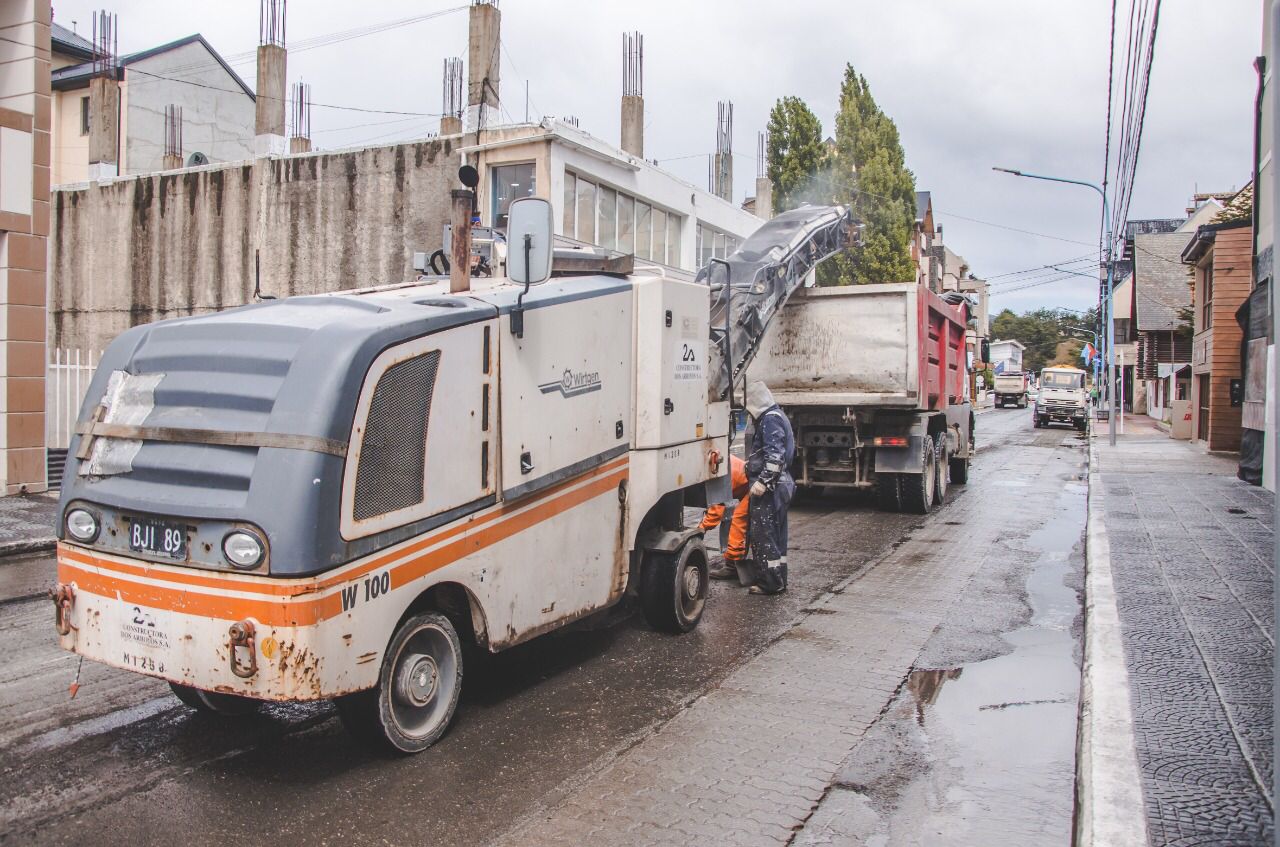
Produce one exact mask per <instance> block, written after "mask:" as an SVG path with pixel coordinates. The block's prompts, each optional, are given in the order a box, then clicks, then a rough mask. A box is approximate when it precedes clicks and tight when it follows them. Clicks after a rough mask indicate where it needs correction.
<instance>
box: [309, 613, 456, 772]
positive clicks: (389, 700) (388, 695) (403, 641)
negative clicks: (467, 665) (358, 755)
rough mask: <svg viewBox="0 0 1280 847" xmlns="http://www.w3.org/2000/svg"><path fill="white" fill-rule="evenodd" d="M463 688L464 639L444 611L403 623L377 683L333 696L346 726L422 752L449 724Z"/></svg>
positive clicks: (395, 748) (366, 737)
mask: <svg viewBox="0 0 1280 847" xmlns="http://www.w3.org/2000/svg"><path fill="white" fill-rule="evenodd" d="M461 693H462V643H461V642H460V641H459V640H458V632H457V630H456V629H454V627H453V624H452V623H451V622H450V621H449V619H448V618H447V617H445V616H444V615H442V614H440V613H439V612H427V613H425V614H421V615H414V616H413V617H411V618H409V619H408V620H406V621H405V622H404V623H402V624H401V625H400V628H399V629H397V630H396V633H395V635H393V636H392V637H391V643H390V644H389V645H388V646H387V653H386V655H385V656H384V657H383V659H382V671H381V672H380V673H379V674H378V684H377V685H376V686H375V687H373V688H371V689H369V690H368V691H360V692H357V693H355V694H348V695H346V696H344V697H339V698H338V699H337V700H336V701H334V703H335V705H336V706H337V707H338V715H339V717H341V718H342V724H343V726H345V727H346V728H347V731H348V732H350V733H351V734H352V735H354V736H355V737H356V738H358V739H360V740H361V741H363V742H365V743H367V744H370V745H371V746H374V747H380V748H382V749H384V750H389V751H391V752H395V753H420V752H422V751H423V750H425V749H427V748H428V747H430V746H431V745H432V744H435V743H436V742H437V741H439V740H440V737H441V736H443V735H444V733H445V730H447V729H448V728H449V723H450V721H452V720H453V714H454V712H455V711H456V710H457V708H458V696H459V695H460V694H461Z"/></svg>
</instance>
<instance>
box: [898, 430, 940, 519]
mask: <svg viewBox="0 0 1280 847" xmlns="http://www.w3.org/2000/svg"><path fill="white" fill-rule="evenodd" d="M937 454H938V447H937V443H936V442H935V441H934V439H933V436H932V435H926V436H925V437H924V438H923V439H922V440H921V446H920V473H918V474H914V473H904V474H903V475H902V510H903V511H904V512H913V513H914V514H917V515H927V514H929V510H930V509H932V508H933V490H934V484H935V483H936V482H937V481H938V476H937V471H936V470H935V467H934V466H935V464H936V460H937Z"/></svg>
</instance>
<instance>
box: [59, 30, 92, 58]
mask: <svg viewBox="0 0 1280 847" xmlns="http://www.w3.org/2000/svg"><path fill="white" fill-rule="evenodd" d="M49 39H50V41H52V42H53V52H55V53H66V54H69V55H72V56H79V57H80V58H82V59H89V58H92V57H93V42H91V41H90V40H89V39H87V38H85V37H84V36H82V35H77V34H76V33H74V32H72V31H71V30H69V29H67V28H66V27H65V26H63V25H62V24H59V23H52V24H50V25H49Z"/></svg>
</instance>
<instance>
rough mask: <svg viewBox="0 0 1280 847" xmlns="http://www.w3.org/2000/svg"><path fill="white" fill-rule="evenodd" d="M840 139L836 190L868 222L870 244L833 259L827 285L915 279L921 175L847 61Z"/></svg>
mask: <svg viewBox="0 0 1280 847" xmlns="http://www.w3.org/2000/svg"><path fill="white" fill-rule="evenodd" d="M835 141H836V143H835V150H834V154H833V156H832V159H833V161H832V162H831V166H830V175H831V177H830V178H831V181H832V186H831V187H832V193H833V194H834V196H835V198H836V201H837V202H840V203H846V204H849V205H850V206H852V208H853V211H854V217H855V218H856V219H858V220H860V221H862V222H863V223H864V224H866V231H865V233H864V242H865V245H864V246H863V248H862V249H860V250H854V251H852V252H851V253H849V254H848V255H845V256H839V257H836V259H835V261H833V262H828V263H827V264H828V265H830V267H829V268H827V269H825V271H823V272H820V273H821V281H822V283H823V284H824V285H832V284H834V285H850V284H853V283H877V282H910V281H914V280H915V278H916V268H915V264H914V263H913V262H912V261H911V233H912V229H913V227H914V225H915V217H916V195H915V191H916V188H915V177H914V176H913V175H912V173H911V171H909V170H907V167H906V157H905V155H904V154H903V152H902V144H901V142H900V140H899V138H898V128H897V126H895V125H894V123H893V121H892V120H890V119H889V117H888V116H887V115H885V114H884V112H882V111H880V107H879V106H878V105H876V101H875V98H874V97H872V96H871V89H870V88H869V87H868V85H867V81H866V79H865V78H864V77H862V76H860V75H859V74H858V73H856V72H855V71H854V69H853V66H852V65H845V69H844V80H843V81H842V82H841V84H840V111H839V113H838V114H837V115H836V138H835Z"/></svg>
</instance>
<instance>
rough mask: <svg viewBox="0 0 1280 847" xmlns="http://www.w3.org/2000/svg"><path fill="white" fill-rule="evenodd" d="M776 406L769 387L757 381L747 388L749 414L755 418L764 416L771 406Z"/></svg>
mask: <svg viewBox="0 0 1280 847" xmlns="http://www.w3.org/2000/svg"><path fill="white" fill-rule="evenodd" d="M774 405H776V403H775V402H774V399H773V395H772V394H770V393H769V386H767V385H765V384H764V383H763V382H761V381H760V380H756V381H755V382H753V383H751V384H750V385H748V386H747V414H749V415H751V417H753V418H758V417H760V416H761V415H763V414H764V413H765V412H766V411H767V410H768V409H769V408H770V407H771V406H774Z"/></svg>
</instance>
